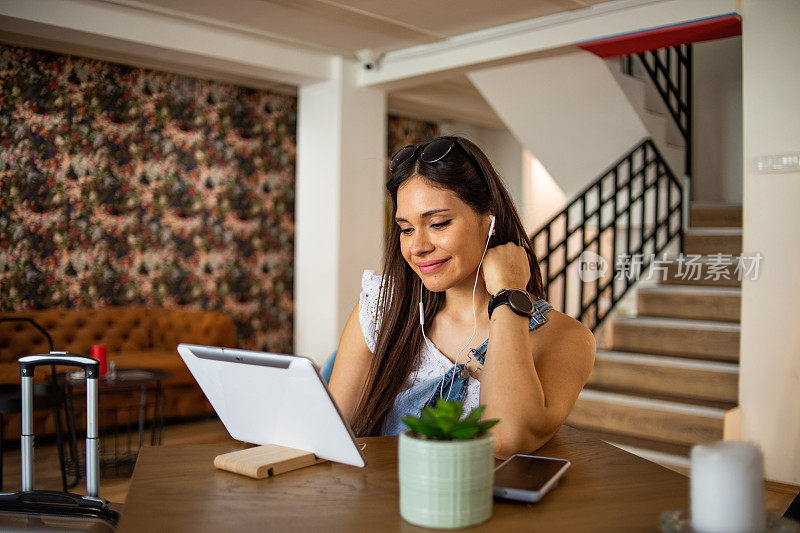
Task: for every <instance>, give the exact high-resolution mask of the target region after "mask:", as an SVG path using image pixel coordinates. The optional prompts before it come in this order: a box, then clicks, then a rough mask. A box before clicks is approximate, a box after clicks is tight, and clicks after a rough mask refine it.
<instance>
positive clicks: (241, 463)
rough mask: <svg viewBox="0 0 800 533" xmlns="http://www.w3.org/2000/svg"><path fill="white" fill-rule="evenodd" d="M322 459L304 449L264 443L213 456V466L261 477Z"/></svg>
mask: <svg viewBox="0 0 800 533" xmlns="http://www.w3.org/2000/svg"><path fill="white" fill-rule="evenodd" d="M324 461H325V459H317V457H316V456H315V455H314V454H313V453H311V452H307V451H305V450H297V449H295V448H287V447H285V446H278V445H277V444H266V445H264V446H256V447H254V448H247V449H246V450H238V451H235V452H229V453H223V454H222V455H218V456H216V457H215V458H214V466H215V467H217V468H219V469H220V470H227V471H228V472H233V473H234V474H241V475H243V476H247V477H251V478H254V479H263V478H265V477H268V476H277V475H279V474H283V473H284V472H290V471H292V470H297V469H298V468H303V467H306V466H311V465H315V464H317V463H321V462H324Z"/></svg>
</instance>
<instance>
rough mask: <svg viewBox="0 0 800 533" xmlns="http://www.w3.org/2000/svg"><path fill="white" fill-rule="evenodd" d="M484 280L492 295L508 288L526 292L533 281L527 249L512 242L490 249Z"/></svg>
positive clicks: (485, 262) (485, 265) (484, 260)
mask: <svg viewBox="0 0 800 533" xmlns="http://www.w3.org/2000/svg"><path fill="white" fill-rule="evenodd" d="M483 279H484V281H485V282H486V290H487V291H488V292H489V294H491V295H495V294H497V293H498V292H500V291H501V290H502V289H507V288H517V289H522V290H525V287H527V286H528V281H529V280H530V279H531V267H530V264H529V263H528V254H527V253H526V252H525V249H524V248H523V247H522V246H517V245H516V244H513V243H510V242H509V243H506V244H501V245H500V246H495V247H494V248H489V250H487V252H486V257H484V258H483Z"/></svg>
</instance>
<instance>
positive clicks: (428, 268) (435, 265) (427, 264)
mask: <svg viewBox="0 0 800 533" xmlns="http://www.w3.org/2000/svg"><path fill="white" fill-rule="evenodd" d="M448 261H450V258H449V257H448V258H447V259H436V260H430V261H420V262H419V263H417V267H418V268H419V271H420V273H422V274H430V273H431V272H434V271H436V270H439V268H440V267H442V266H444V264H445V263H447V262H448Z"/></svg>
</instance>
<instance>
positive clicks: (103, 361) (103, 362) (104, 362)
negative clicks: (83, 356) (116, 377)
mask: <svg viewBox="0 0 800 533" xmlns="http://www.w3.org/2000/svg"><path fill="white" fill-rule="evenodd" d="M92 357H94V358H95V359H97V360H98V361H99V362H100V375H101V376H105V374H106V372H108V359H107V357H106V345H105V344H95V345H93V346H92Z"/></svg>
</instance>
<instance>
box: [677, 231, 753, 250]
mask: <svg viewBox="0 0 800 533" xmlns="http://www.w3.org/2000/svg"><path fill="white" fill-rule="evenodd" d="M683 249H684V253H685V254H700V255H712V254H720V253H721V254H730V255H732V256H734V257H735V256H738V255H740V254H741V253H742V230H741V228H689V229H688V230H686V231H684V234H683Z"/></svg>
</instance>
